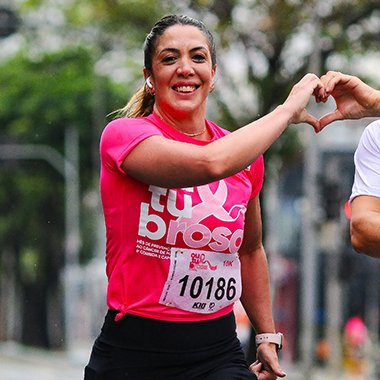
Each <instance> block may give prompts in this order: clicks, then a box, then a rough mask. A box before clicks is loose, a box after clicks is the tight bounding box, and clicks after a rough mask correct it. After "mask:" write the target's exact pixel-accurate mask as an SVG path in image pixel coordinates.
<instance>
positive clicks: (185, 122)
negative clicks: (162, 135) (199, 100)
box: [153, 106, 209, 139]
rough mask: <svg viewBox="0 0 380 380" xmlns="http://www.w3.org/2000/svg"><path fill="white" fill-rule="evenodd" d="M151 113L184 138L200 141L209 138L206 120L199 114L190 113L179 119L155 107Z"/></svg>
mask: <svg viewBox="0 0 380 380" xmlns="http://www.w3.org/2000/svg"><path fill="white" fill-rule="evenodd" d="M153 112H154V113H155V114H156V115H157V116H158V117H159V118H160V119H161V120H162V121H164V122H165V123H166V124H168V125H169V126H171V127H172V128H174V129H176V130H177V131H178V132H180V133H182V134H184V135H186V136H189V137H195V138H200V139H207V138H209V136H208V135H209V133H208V130H207V127H206V120H205V117H204V116H203V114H201V113H192V114H191V115H190V116H188V117H186V116H183V115H181V117H175V116H173V115H171V114H167V113H165V112H162V111H161V110H160V109H158V107H156V106H155V107H154V109H153Z"/></svg>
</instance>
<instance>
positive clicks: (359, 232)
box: [351, 157, 380, 258]
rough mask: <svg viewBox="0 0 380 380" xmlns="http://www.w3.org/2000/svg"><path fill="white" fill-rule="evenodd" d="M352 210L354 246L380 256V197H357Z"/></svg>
mask: <svg viewBox="0 0 380 380" xmlns="http://www.w3.org/2000/svg"><path fill="white" fill-rule="evenodd" d="M379 159H380V157H379ZM351 210H352V216H351V243H352V246H353V247H354V249H355V250H356V251H358V252H361V253H364V254H366V255H368V256H372V257H376V258H380V198H378V197H372V196H367V195H361V196H358V197H355V198H354V199H353V201H352V202H351Z"/></svg>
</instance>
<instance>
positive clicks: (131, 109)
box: [118, 15, 216, 117]
mask: <svg viewBox="0 0 380 380" xmlns="http://www.w3.org/2000/svg"><path fill="white" fill-rule="evenodd" d="M174 25H190V26H195V27H196V28H198V29H199V30H200V31H201V32H202V33H203V34H204V35H205V36H206V38H207V41H208V45H209V49H210V53H211V62H212V65H213V66H215V64H216V49H215V42H214V37H213V36H212V34H211V32H210V31H209V30H208V29H207V27H206V26H205V24H204V23H203V22H202V21H199V20H196V19H194V18H192V17H189V16H184V15H168V16H164V17H163V18H161V19H160V20H158V21H157V22H156V24H155V25H154V26H153V28H152V30H151V31H150V33H149V34H148V35H147V37H146V38H145V42H144V66H145V69H146V70H148V71H149V72H152V60H153V55H154V52H155V50H156V47H157V44H158V40H159V38H160V37H161V36H162V35H163V34H164V32H165V31H166V29H168V28H169V27H171V26H174ZM153 105H154V94H151V93H150V92H149V89H148V88H147V86H146V84H144V85H143V86H142V87H141V88H140V89H139V90H138V91H137V92H136V93H135V94H134V95H133V96H132V98H131V100H130V101H129V102H128V104H127V105H126V106H125V107H124V108H122V109H120V110H119V111H118V116H124V117H142V116H148V115H150V114H151V113H152V112H153Z"/></svg>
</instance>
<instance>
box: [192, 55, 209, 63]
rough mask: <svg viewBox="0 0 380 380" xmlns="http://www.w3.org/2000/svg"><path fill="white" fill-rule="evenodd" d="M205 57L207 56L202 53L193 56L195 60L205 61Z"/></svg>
mask: <svg viewBox="0 0 380 380" xmlns="http://www.w3.org/2000/svg"><path fill="white" fill-rule="evenodd" d="M205 59H206V58H205V57H204V56H203V55H202V54H196V55H194V56H193V60H194V61H195V62H203V61H205Z"/></svg>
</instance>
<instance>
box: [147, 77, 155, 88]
mask: <svg viewBox="0 0 380 380" xmlns="http://www.w3.org/2000/svg"><path fill="white" fill-rule="evenodd" d="M146 85H147V86H148V87H149V88H150V89H152V88H153V85H152V82H151V81H150V77H148V78H146Z"/></svg>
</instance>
